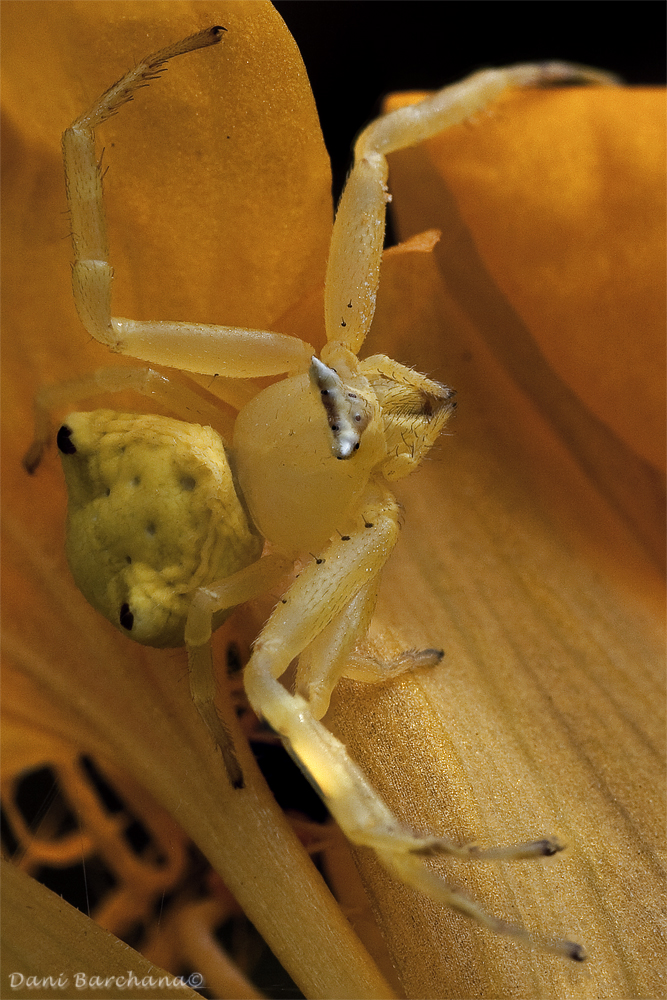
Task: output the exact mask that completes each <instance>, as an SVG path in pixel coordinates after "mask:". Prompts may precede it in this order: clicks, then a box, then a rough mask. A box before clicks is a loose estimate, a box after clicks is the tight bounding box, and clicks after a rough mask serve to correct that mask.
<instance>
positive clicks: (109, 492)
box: [104, 486, 111, 497]
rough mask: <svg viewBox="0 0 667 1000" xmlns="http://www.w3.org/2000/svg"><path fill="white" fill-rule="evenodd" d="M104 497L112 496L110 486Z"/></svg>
mask: <svg viewBox="0 0 667 1000" xmlns="http://www.w3.org/2000/svg"><path fill="white" fill-rule="evenodd" d="M104 495H105V497H110V496H111V490H110V489H109V487H108V486H107V488H106V489H105V491H104Z"/></svg>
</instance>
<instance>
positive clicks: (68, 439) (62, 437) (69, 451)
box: [56, 424, 76, 455]
mask: <svg viewBox="0 0 667 1000" xmlns="http://www.w3.org/2000/svg"><path fill="white" fill-rule="evenodd" d="M72 433H73V432H72V428H71V427H68V426H67V424H63V425H62V427H61V428H60V430H59V431H58V433H57V435H56V444H57V445H58V450H59V451H61V452H62V453H63V455H76V448H75V447H74V442H73V441H72Z"/></svg>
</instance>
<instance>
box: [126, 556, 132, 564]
mask: <svg viewBox="0 0 667 1000" xmlns="http://www.w3.org/2000/svg"><path fill="white" fill-rule="evenodd" d="M125 562H126V563H127V565H128V566H129V565H130V564H131V563H132V556H125Z"/></svg>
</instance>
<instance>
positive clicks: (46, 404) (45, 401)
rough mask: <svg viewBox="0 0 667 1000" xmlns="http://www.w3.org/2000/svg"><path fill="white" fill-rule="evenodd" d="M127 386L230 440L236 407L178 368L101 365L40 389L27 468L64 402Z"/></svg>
mask: <svg viewBox="0 0 667 1000" xmlns="http://www.w3.org/2000/svg"><path fill="white" fill-rule="evenodd" d="M127 390H130V391H132V392H136V393H139V394H140V395H142V396H147V397H148V398H149V399H157V400H159V401H160V402H161V403H165V404H166V405H167V406H168V407H169V409H171V410H173V411H174V413H176V415H177V416H178V417H180V418H181V419H182V420H187V421H190V422H196V423H199V424H210V425H211V426H212V427H215V428H216V430H218V431H219V432H220V433H221V434H222V436H223V437H224V438H225V440H226V441H231V438H232V433H233V429H234V420H235V419H236V411H235V410H234V409H232V407H230V406H227V404H226V403H223V402H222V401H221V400H220V399H218V398H217V397H215V396H212V395H211V394H210V393H208V392H207V391H206V390H205V389H202V388H201V387H200V386H198V385H197V383H196V382H192V381H190V380H189V379H187V378H186V377H184V376H181V375H180V374H179V373H178V372H172V373H171V374H170V375H169V376H167V375H164V374H163V373H162V372H157V371H154V370H153V369H152V368H120V367H115V368H99V369H98V370H97V371H95V372H91V373H90V374H89V375H82V376H81V377H80V378H77V379H71V380H70V381H67V382H57V383H55V384H53V385H47V386H44V387H43V388H42V389H40V390H39V392H38V393H37V395H36V396H35V400H34V404H33V405H34V411H35V430H34V436H33V440H32V443H31V445H30V447H29V448H28V450H27V452H26V454H25V457H24V459H23V467H24V468H25V470H26V471H27V472H29V473H33V472H35V470H36V469H37V466H38V465H39V463H40V461H41V459H42V456H43V454H44V451H45V449H46V448H47V447H48V445H49V444H50V442H51V440H52V439H53V424H52V415H53V413H54V411H56V410H58V409H60V408H61V407H64V406H66V407H68V409H70V410H71V409H72V407H74V406H75V405H76V404H77V403H78V402H79V401H80V400H84V399H90V398H91V397H93V396H99V395H100V394H101V393H118V392H125V391H127Z"/></svg>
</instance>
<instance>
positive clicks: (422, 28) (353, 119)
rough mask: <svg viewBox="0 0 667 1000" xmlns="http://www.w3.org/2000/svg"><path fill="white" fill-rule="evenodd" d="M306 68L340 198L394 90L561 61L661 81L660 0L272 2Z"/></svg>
mask: <svg viewBox="0 0 667 1000" xmlns="http://www.w3.org/2000/svg"><path fill="white" fill-rule="evenodd" d="M274 6H275V7H276V9H277V10H278V12H279V13H280V15H281V16H282V18H283V19H284V21H285V22H286V24H287V26H288V28H289V29H290V31H291V33H292V35H293V36H294V38H295V39H296V42H297V45H298V46H299V48H300V49H301V55H302V56H303V60H304V62H305V64H306V68H307V70H308V74H309V77H310V82H311V85H312V88H313V92H314V94H315V100H316V102H317V107H318V110H319V113H320V120H321V122H322V130H323V132H324V138H325V141H326V144H327V148H328V150H329V153H330V155H331V158H332V165H333V168H334V192H335V194H336V197H338V195H339V193H340V190H341V187H342V183H343V181H344V178H345V174H346V171H347V169H348V167H349V159H350V147H351V145H352V142H353V139H354V137H355V135H356V134H357V132H358V131H359V130H360V129H361V128H362V127H363V125H364V124H366V122H368V121H369V120H370V119H371V118H373V117H375V116H376V115H377V114H378V111H379V108H380V99H381V97H382V96H383V95H384V94H386V93H389V92H390V91H393V90H415V89H422V88H423V89H426V90H429V89H430V90H433V89H437V88H439V87H442V86H443V85H444V84H446V83H453V82H455V81H456V80H460V79H461V78H462V77H463V76H465V75H467V74H468V73H470V72H472V71H473V70H475V69H481V68H483V67H488V66H505V65H508V64H510V63H514V62H534V61H542V60H550V59H561V60H567V61H570V62H578V63H584V64H586V65H589V66H596V67H598V68H600V69H606V70H611V71H613V72H615V73H617V74H619V75H620V76H621V77H622V78H623V79H624V80H625V81H626V82H627V83H628V84H659V85H662V84H664V82H665V28H666V16H665V10H666V7H665V4H664V3H662V2H661V0H495V2H494V0H276V2H275V3H274Z"/></svg>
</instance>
